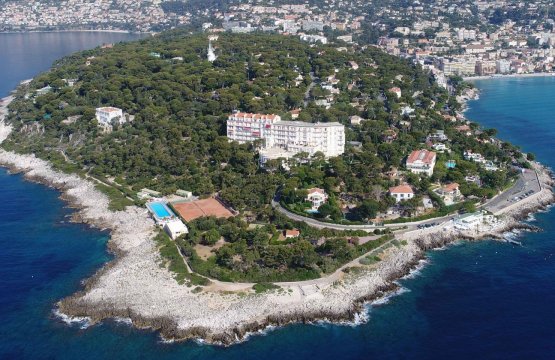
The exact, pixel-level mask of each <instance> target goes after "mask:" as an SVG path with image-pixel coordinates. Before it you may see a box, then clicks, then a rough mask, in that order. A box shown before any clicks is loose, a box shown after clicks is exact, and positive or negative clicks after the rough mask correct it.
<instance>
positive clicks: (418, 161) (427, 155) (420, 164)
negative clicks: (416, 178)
mask: <svg viewBox="0 0 555 360" xmlns="http://www.w3.org/2000/svg"><path fill="white" fill-rule="evenodd" d="M435 164H436V153H435V152H433V151H429V150H426V149H424V150H415V151H413V152H412V153H411V154H410V155H409V157H408V158H407V162H406V166H407V169H408V170H410V172H412V173H413V174H425V175H428V176H432V175H433V173H434V166H435Z"/></svg>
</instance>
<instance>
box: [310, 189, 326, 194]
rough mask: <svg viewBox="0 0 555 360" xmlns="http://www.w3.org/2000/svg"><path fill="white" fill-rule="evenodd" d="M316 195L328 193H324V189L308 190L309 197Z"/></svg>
mask: <svg viewBox="0 0 555 360" xmlns="http://www.w3.org/2000/svg"><path fill="white" fill-rule="evenodd" d="M314 193H318V194H325V193H326V192H325V191H324V189H320V188H312V189H308V195H310V194H314Z"/></svg>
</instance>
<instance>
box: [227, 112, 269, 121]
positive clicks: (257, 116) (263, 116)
mask: <svg viewBox="0 0 555 360" xmlns="http://www.w3.org/2000/svg"><path fill="white" fill-rule="evenodd" d="M229 117H238V118H247V119H255V120H258V119H268V120H275V119H276V118H277V117H278V116H277V115H275V114H253V113H242V112H239V113H235V114H231V115H229Z"/></svg>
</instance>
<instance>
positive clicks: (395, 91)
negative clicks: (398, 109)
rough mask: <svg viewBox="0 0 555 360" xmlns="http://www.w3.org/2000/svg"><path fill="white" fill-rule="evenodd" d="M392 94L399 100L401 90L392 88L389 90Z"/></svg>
mask: <svg viewBox="0 0 555 360" xmlns="http://www.w3.org/2000/svg"><path fill="white" fill-rule="evenodd" d="M389 92H390V93H394V94H395V95H396V96H397V99H399V98H400V97H401V94H402V93H401V89H400V88H398V87H392V88H391V89H389Z"/></svg>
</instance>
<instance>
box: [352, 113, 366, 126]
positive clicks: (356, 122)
mask: <svg viewBox="0 0 555 360" xmlns="http://www.w3.org/2000/svg"><path fill="white" fill-rule="evenodd" d="M363 120H364V119H363V118H361V117H360V116H358V115H353V116H351V117H350V118H349V121H350V122H351V125H360V123H361V122H362V121H363Z"/></svg>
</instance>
